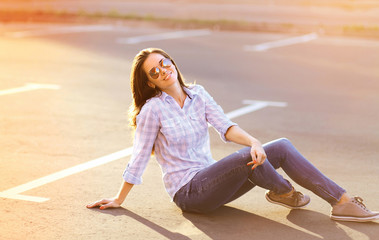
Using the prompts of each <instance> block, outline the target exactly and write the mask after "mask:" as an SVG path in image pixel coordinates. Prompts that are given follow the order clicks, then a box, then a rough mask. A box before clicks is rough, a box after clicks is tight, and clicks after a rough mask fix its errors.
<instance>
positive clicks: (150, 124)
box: [123, 104, 159, 184]
mask: <svg viewBox="0 0 379 240" xmlns="http://www.w3.org/2000/svg"><path fill="white" fill-rule="evenodd" d="M153 109H154V108H153V106H151V105H150V104H145V105H144V107H143V108H142V109H141V112H140V113H139V114H138V116H137V128H136V131H135V136H134V144H133V153H132V156H131V158H130V161H129V163H128V165H127V166H126V169H125V171H124V173H123V179H124V180H125V181H126V182H128V183H131V184H141V183H142V174H143V172H144V171H145V169H146V167H147V163H148V162H149V159H150V156H151V151H152V149H153V146H154V142H155V139H156V138H157V134H158V131H159V121H158V118H157V116H156V114H155V113H154V111H153Z"/></svg>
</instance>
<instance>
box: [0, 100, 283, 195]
mask: <svg viewBox="0 0 379 240" xmlns="http://www.w3.org/2000/svg"><path fill="white" fill-rule="evenodd" d="M242 103H243V104H248V106H245V107H242V108H239V109H237V110H234V111H232V112H229V113H227V114H226V116H227V117H228V118H230V119H233V118H236V117H239V116H242V115H245V114H247V113H250V112H254V111H257V110H259V109H262V108H265V107H269V106H273V107H285V106H287V103H285V102H267V101H256V100H244V101H243V102H242ZM132 152H133V147H129V148H126V149H123V150H121V151H118V152H115V153H112V154H109V155H106V156H103V157H100V158H97V159H94V160H91V161H88V162H85V163H82V164H79V165H76V166H74V167H71V168H67V169H64V170H62V171H59V172H56V173H53V174H50V175H48V176H45V177H42V178H39V179H36V180H34V181H31V182H28V183H25V184H22V185H20V186H17V187H14V188H11V189H8V190H5V191H2V192H0V197H2V198H10V199H17V200H25V201H31V202H45V201H48V200H49V198H44V197H34V196H27V195H22V194H20V193H23V192H26V191H29V190H31V189H34V188H37V187H40V186H43V185H45V184H48V183H51V182H54V181H56V180H59V179H62V178H65V177H68V176H70V175H73V174H75V173H79V172H83V171H86V170H88V169H91V168H94V167H97V166H101V165H103V164H106V163H110V162H113V161H115V160H118V159H120V158H123V157H129V156H130V155H132Z"/></svg>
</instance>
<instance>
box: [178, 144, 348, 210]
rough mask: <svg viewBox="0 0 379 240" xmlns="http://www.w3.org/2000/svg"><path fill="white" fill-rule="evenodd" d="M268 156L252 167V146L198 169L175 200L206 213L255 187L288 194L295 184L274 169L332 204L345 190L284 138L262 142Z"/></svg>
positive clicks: (185, 207) (189, 208) (182, 207)
mask: <svg viewBox="0 0 379 240" xmlns="http://www.w3.org/2000/svg"><path fill="white" fill-rule="evenodd" d="M263 148H264V150H265V152H266V155H267V160H266V161H265V162H264V164H262V165H260V166H258V167H257V168H255V169H254V170H251V166H247V165H246V164H247V163H248V162H250V161H251V155H250V147H246V148H243V149H241V150H240V151H237V152H235V153H233V154H231V155H230V156H228V157H226V158H223V159H222V160H220V161H218V162H216V163H214V164H212V165H211V166H209V167H207V168H205V169H202V170H201V171H199V172H198V173H197V174H196V175H195V176H194V177H193V178H192V180H191V181H190V182H188V183H187V184H186V185H184V186H183V187H182V188H181V189H179V191H178V192H177V193H176V194H175V197H174V202H175V203H176V205H177V206H178V207H179V208H181V209H182V210H183V211H186V212H198V213H205V212H210V211H213V210H215V209H217V208H219V207H221V206H222V205H224V204H226V203H229V202H231V201H233V200H235V199H237V198H238V197H240V196H242V195H243V194H245V193H246V192H248V191H249V190H251V189H252V188H253V187H255V186H259V187H262V188H265V189H269V190H271V191H274V192H275V193H277V194H284V193H288V192H290V191H291V190H292V185H291V183H290V182H289V181H287V180H286V179H284V178H283V177H282V176H281V175H280V174H279V173H278V172H277V171H276V170H275V169H278V168H279V167H281V168H282V169H283V170H284V172H285V173H286V174H287V175H288V176H289V177H290V178H291V179H292V180H294V181H295V182H296V183H298V184H299V185H301V186H302V187H304V188H306V189H309V190H311V191H312V192H314V193H315V194H316V195H318V196H320V197H321V198H323V199H324V200H326V201H327V202H329V203H330V204H331V205H334V204H336V203H337V202H338V201H339V199H340V198H341V196H342V195H343V194H344V193H345V192H346V191H345V190H344V189H343V188H341V187H340V186H338V185H337V184H336V183H334V182H333V181H332V180H330V179H329V178H327V177H326V176H325V175H324V174H322V173H321V172H320V171H319V170H318V169H317V168H316V167H315V166H313V165H312V164H311V163H310V162H309V161H308V160H307V159H305V158H304V157H303V156H302V155H301V154H300V153H299V152H298V151H297V150H296V148H295V147H294V146H293V145H292V144H291V142H290V141H289V140H287V139H285V138H281V139H277V140H274V141H272V142H269V143H266V144H264V145H263Z"/></svg>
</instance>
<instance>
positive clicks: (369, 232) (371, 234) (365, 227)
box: [339, 222, 379, 239]
mask: <svg viewBox="0 0 379 240" xmlns="http://www.w3.org/2000/svg"><path fill="white" fill-rule="evenodd" d="M339 223H340V224H342V225H345V226H347V227H349V228H351V229H354V230H356V231H358V232H361V233H363V234H365V235H366V236H367V237H368V239H378V238H379V223H377V222H366V223H356V222H339Z"/></svg>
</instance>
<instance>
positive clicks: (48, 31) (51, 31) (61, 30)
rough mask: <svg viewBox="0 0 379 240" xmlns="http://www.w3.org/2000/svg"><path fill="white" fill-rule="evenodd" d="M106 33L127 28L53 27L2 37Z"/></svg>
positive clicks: (103, 26) (7, 33)
mask: <svg viewBox="0 0 379 240" xmlns="http://www.w3.org/2000/svg"><path fill="white" fill-rule="evenodd" d="M106 31H121V32H125V31H129V28H127V27H118V26H112V25H83V26H53V27H47V28H43V29H33V30H26V31H19V32H6V33H4V36H6V37H11V38H25V37H37V36H48V35H58V34H66V33H81V32H106Z"/></svg>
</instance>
